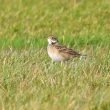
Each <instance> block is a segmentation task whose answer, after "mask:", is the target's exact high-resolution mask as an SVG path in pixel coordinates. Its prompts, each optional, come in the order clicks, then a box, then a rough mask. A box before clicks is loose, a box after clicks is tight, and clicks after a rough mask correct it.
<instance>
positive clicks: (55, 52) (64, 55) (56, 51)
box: [47, 35, 85, 61]
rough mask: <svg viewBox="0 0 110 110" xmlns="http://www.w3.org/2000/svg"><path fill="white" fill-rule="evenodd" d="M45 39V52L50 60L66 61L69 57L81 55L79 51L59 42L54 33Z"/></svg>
mask: <svg viewBox="0 0 110 110" xmlns="http://www.w3.org/2000/svg"><path fill="white" fill-rule="evenodd" d="M47 41H48V46H47V53H48V55H49V57H50V58H51V59H52V61H67V60H70V59H71V58H75V57H80V56H83V55H82V54H80V53H79V52H77V51H75V50H73V49H71V48H68V47H67V46H64V45H61V44H59V41H58V39H57V38H56V37H55V36H54V35H50V36H49V37H48V39H47ZM84 56H85V55H84Z"/></svg>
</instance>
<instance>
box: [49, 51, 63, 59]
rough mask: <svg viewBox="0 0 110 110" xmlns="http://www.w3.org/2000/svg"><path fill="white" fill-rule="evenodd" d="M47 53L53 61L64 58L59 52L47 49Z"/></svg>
mask: <svg viewBox="0 0 110 110" xmlns="http://www.w3.org/2000/svg"><path fill="white" fill-rule="evenodd" d="M48 55H49V57H50V58H51V59H52V60H53V61H62V60H64V58H63V57H62V56H61V55H60V54H58V53H55V52H52V51H49V50H48Z"/></svg>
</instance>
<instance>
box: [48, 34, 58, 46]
mask: <svg viewBox="0 0 110 110" xmlns="http://www.w3.org/2000/svg"><path fill="white" fill-rule="evenodd" d="M48 43H49V44H55V43H58V40H57V38H56V37H55V36H53V35H51V36H49V37H48Z"/></svg>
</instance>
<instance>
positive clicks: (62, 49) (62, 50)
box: [55, 44, 81, 56]
mask: <svg viewBox="0 0 110 110" xmlns="http://www.w3.org/2000/svg"><path fill="white" fill-rule="evenodd" d="M55 48H56V49H57V50H58V51H59V52H60V53H64V54H68V55H70V56H80V55H81V54H79V53H78V52H76V51H74V50H73V49H71V48H67V47H66V46H62V45H59V44H57V45H55Z"/></svg>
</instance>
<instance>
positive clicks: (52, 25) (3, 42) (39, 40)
mask: <svg viewBox="0 0 110 110" xmlns="http://www.w3.org/2000/svg"><path fill="white" fill-rule="evenodd" d="M50 34H54V35H56V36H58V37H59V39H60V41H61V42H63V43H67V42H68V43H69V45H74V46H85V45H94V46H95V45H102V46H107V45H109V43H110V1H109V0H69V1H68V0H60V1H59V0H11V1H10V0H0V47H2V48H4V47H14V48H24V47H29V46H37V47H40V48H41V47H43V46H45V45H46V43H47V42H46V38H47V37H48V36H49V35H50Z"/></svg>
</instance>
